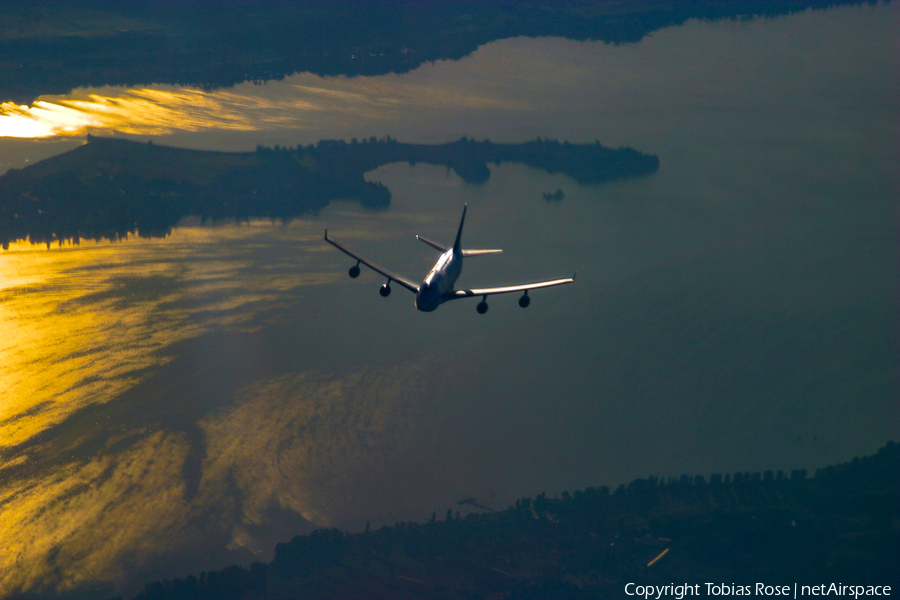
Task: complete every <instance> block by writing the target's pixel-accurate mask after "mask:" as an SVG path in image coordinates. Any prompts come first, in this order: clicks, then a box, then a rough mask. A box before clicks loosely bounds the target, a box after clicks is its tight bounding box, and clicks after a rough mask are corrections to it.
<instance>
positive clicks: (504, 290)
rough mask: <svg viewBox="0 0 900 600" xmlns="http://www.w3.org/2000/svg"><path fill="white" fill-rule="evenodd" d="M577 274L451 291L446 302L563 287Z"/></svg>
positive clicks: (573, 279) (572, 280)
mask: <svg viewBox="0 0 900 600" xmlns="http://www.w3.org/2000/svg"><path fill="white" fill-rule="evenodd" d="M577 275H578V273H575V275H573V276H571V277H567V278H565V279H553V280H551V281H539V282H537V283H525V284H522V285H507V286H504V287H494V288H473V289H471V290H453V291H452V292H450V294H449V297H448V298H447V299H448V300H456V299H458V298H472V297H474V296H491V295H494V294H509V293H512V292H525V291H528V290H536V289H538V288H545V287H553V286H555V285H565V284H567V283H572V282H574V281H575V277H576V276H577Z"/></svg>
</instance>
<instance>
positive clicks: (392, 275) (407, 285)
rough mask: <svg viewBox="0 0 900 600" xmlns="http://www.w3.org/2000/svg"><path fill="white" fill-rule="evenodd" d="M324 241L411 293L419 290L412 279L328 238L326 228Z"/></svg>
mask: <svg viewBox="0 0 900 600" xmlns="http://www.w3.org/2000/svg"><path fill="white" fill-rule="evenodd" d="M325 241H326V242H328V243H329V244H331V245H332V246H334V247H335V248H337V249H338V250H340V251H341V252H343V253H344V254H347V255H348V256H352V257H353V258H355V259H356V260H358V261H359V262H361V263H362V264H364V265H366V266H367V267H369V268H370V269H372V270H373V271H375V272H376V273H381V274H382V275H384V276H385V277H387V278H388V279H389V280H391V281H396V282H397V283H399V284H400V285H402V286H403V287H405V288H406V289H408V290H409V291H411V292H412V293H413V294H417V293H418V292H419V286H418V285H416V284H415V283H413V282H412V281H410V280H408V279H406V278H405V277H401V276H400V275H397V274H395V273H392V272H390V271H388V270H387V269H385V268H384V267H380V266H378V265H376V264H375V263H373V262H372V261H369V260H366V259H365V258H363V257H362V256H360V255H358V254H356V253H354V252H352V251H350V250H348V249H346V248H344V247H343V246H342V245H340V244H338V243H337V242H336V241H334V240H331V239H328V230H327V229H326V230H325Z"/></svg>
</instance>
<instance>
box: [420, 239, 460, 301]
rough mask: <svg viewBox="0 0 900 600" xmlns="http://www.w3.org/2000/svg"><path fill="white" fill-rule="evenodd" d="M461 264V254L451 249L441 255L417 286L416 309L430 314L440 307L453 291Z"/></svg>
mask: <svg viewBox="0 0 900 600" xmlns="http://www.w3.org/2000/svg"><path fill="white" fill-rule="evenodd" d="M462 263H463V257H462V253H461V252H454V251H453V248H449V249H448V250H447V251H446V252H444V253H443V254H441V257H440V258H439V259H438V260H437V262H436V263H434V266H433V267H431V270H430V271H429V272H428V275H426V276H425V280H424V281H422V285H420V286H419V291H418V293H417V294H416V308H418V309H419V310H421V311H422V312H431V311H433V310H434V309H436V308H437V307H438V306H440V305H441V304H442V303H443V302H444V300H446V299H447V296H448V294H449V293H450V292H451V291H452V290H453V284H454V283H456V279H457V278H458V277H459V274H460V273H461V272H462Z"/></svg>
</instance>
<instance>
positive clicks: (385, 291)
mask: <svg viewBox="0 0 900 600" xmlns="http://www.w3.org/2000/svg"><path fill="white" fill-rule="evenodd" d="M378 293H379V294H381V297H382V298H387V297H388V296H390V295H391V284H389V283H382V284H381V289H380V290H378Z"/></svg>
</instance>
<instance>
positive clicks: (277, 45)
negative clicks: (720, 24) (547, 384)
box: [0, 0, 863, 103]
mask: <svg viewBox="0 0 900 600" xmlns="http://www.w3.org/2000/svg"><path fill="white" fill-rule="evenodd" d="M862 3H863V0H729V1H728V2H723V1H721V0H691V1H682V2H664V1H661V0H623V1H610V0H588V1H577V2H576V1H571V0H569V1H564V0H537V1H532V2H520V1H517V0H498V1H492V2H477V1H473V0H430V1H429V2H425V3H423V2H417V1H411V0H394V1H391V2H372V1H368V0H342V1H341V2H324V1H322V0H307V1H304V2H275V1H271V2H246V1H243V0H218V1H217V2H216V7H215V10H210V9H209V5H208V4H207V3H204V2H196V1H194V0H167V1H166V2H159V1H157V0H138V1H129V2H111V1H101V0H32V1H31V2H27V3H21V2H7V3H0V101H10V100H12V101H14V102H17V103H31V102H32V101H33V100H34V99H35V98H37V97H38V96H40V95H43V94H65V93H68V92H69V91H71V90H72V89H74V88H76V87H86V86H90V87H97V86H105V85H125V86H133V85H148V84H160V83H167V84H177V85H193V86H200V87H204V88H207V89H210V88H216V87H224V86H231V85H234V84H236V83H240V82H243V81H259V82H263V81H269V80H280V79H283V78H284V77H286V76H288V75H291V74H293V73H299V72H312V73H316V74H319V75H348V76H358V75H383V74H386V73H392V72H393V73H404V72H407V71H410V70H412V69H415V68H416V67H418V66H419V65H421V64H423V63H426V62H429V61H436V60H458V59H460V58H462V57H464V56H466V55H468V54H470V53H471V52H474V51H475V50H476V49H477V48H478V47H479V46H481V45H483V44H487V43H489V42H491V41H494V40H498V39H504V38H511V37H517V36H529V37H542V36H558V37H565V38H569V39H574V40H598V41H602V42H606V43H614V44H620V43H627V42H638V41H640V40H641V39H642V38H643V37H644V36H645V35H647V34H649V33H651V32H653V31H656V30H658V29H661V28H663V27H669V26H673V25H679V24H681V23H684V22H685V21H687V20H688V19H744V20H749V19H752V18H754V17H774V16H779V15H787V14H791V13H795V12H799V11H804V10H807V9H809V8H816V9H825V8H829V7H832V6H836V5H852V4H862Z"/></svg>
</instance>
